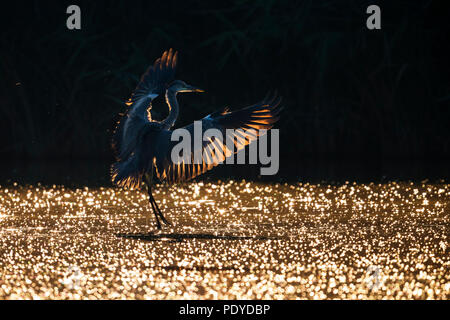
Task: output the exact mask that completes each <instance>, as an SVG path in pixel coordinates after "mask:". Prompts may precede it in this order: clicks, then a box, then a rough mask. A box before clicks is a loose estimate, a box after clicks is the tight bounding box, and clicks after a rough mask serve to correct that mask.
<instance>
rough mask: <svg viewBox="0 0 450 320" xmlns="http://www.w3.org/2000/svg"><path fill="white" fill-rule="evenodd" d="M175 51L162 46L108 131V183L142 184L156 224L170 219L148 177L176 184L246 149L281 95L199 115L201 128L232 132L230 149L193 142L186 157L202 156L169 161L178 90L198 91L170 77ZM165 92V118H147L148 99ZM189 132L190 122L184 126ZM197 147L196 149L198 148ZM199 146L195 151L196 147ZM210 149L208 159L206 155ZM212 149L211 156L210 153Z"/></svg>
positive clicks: (276, 110)
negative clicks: (110, 133) (113, 127)
mask: <svg viewBox="0 0 450 320" xmlns="http://www.w3.org/2000/svg"><path fill="white" fill-rule="evenodd" d="M177 60H178V53H177V52H174V51H173V50H172V49H170V50H168V51H165V52H164V53H163V55H162V56H161V57H160V58H158V59H157V60H156V61H155V63H154V64H153V65H151V66H150V67H149V68H148V69H147V71H146V72H145V73H144V74H143V75H142V77H141V80H140V82H139V83H138V85H137V87H136V89H135V90H134V92H133V94H132V96H131V98H130V99H129V100H128V101H127V102H126V104H127V105H128V109H127V111H126V113H125V114H124V115H123V116H122V118H121V120H120V121H119V122H118V123H117V127H116V130H115V131H114V134H113V139H112V147H113V149H114V151H115V156H116V162H115V163H114V164H113V165H112V167H111V178H112V182H113V183H114V184H115V185H117V186H120V187H125V188H129V189H140V188H141V187H142V186H143V184H145V185H146V186H147V192H148V197H149V203H150V206H151V207H152V210H153V213H154V215H155V218H156V226H157V228H158V229H161V222H160V219H161V220H162V222H164V223H165V224H167V225H171V223H170V222H169V221H168V220H167V219H166V218H165V217H164V216H163V214H162V213H161V210H160V209H159V207H158V205H157V203H156V201H155V198H154V197H153V195H152V184H153V177H154V175H156V176H157V177H158V178H159V180H160V181H167V182H168V183H175V182H181V181H187V180H190V179H192V178H195V177H196V176H198V175H200V174H202V173H204V172H206V171H208V170H210V169H212V168H213V167H215V166H217V165H218V164H220V163H221V162H223V160H224V159H225V158H226V157H228V156H230V155H231V154H234V153H236V152H238V151H239V150H241V149H243V148H245V146H246V145H248V144H249V143H250V142H252V141H255V140H257V139H258V137H259V136H260V131H259V130H261V129H266V130H267V129H270V128H272V127H273V125H274V123H275V122H276V121H277V120H278V119H279V114H280V111H281V109H282V108H281V107H280V100H281V99H280V98H277V97H276V95H274V96H273V97H269V95H268V96H267V97H266V98H265V99H264V100H263V101H261V102H259V103H256V104H254V105H251V106H249V107H246V108H243V109H240V110H237V111H234V112H230V111H229V110H228V108H224V109H223V110H220V111H217V112H214V113H212V114H209V115H208V116H206V117H204V118H203V119H201V123H202V130H203V131H205V130H207V129H210V128H215V129H218V130H220V131H221V132H222V133H223V135H224V136H226V135H227V134H230V133H229V131H231V130H227V129H235V130H236V132H234V133H231V134H232V135H233V136H232V137H231V138H233V141H234V147H233V150H229V148H227V146H226V145H224V144H223V143H221V142H220V141H218V140H208V141H203V142H202V143H201V145H200V146H195V145H192V148H191V153H192V154H191V155H188V156H191V157H192V158H193V155H194V153H196V152H197V153H198V152H199V151H200V152H201V154H202V155H203V156H202V158H201V159H200V162H198V161H197V163H196V162H195V161H186V162H184V161H183V162H174V161H173V159H172V158H171V151H172V148H173V147H174V145H175V144H176V142H174V141H172V140H171V134H172V128H173V126H174V124H175V122H176V120H177V118H178V111H179V105H178V101H177V94H178V93H183V92H203V90H201V89H199V88H197V87H194V86H192V85H189V84H187V83H185V82H184V81H181V80H174V77H175V68H176V65H177ZM163 94H164V95H165V99H166V103H167V106H168V108H169V114H168V116H167V118H165V119H164V120H162V121H156V120H154V119H152V117H151V112H150V110H151V107H152V101H153V100H154V99H155V98H156V97H157V96H159V95H163ZM184 128H185V129H186V130H187V131H189V132H190V133H192V134H193V133H194V125H193V124H190V125H188V126H186V127H184ZM237 129H242V130H248V129H253V130H254V131H253V132H254V133H253V134H252V135H249V136H245V137H243V136H242V135H241V134H240V133H239V130H237ZM199 148H200V149H199ZM196 149H199V150H196ZM204 151H210V153H209V155H210V156H209V158H208V156H207V155H206V154H207V152H204ZM211 154H212V156H211Z"/></svg>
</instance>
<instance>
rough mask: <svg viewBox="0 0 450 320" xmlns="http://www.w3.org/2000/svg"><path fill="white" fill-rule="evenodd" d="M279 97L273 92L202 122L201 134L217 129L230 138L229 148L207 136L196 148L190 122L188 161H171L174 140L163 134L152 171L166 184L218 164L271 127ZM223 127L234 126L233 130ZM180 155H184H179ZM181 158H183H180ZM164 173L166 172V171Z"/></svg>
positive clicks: (195, 174)
mask: <svg viewBox="0 0 450 320" xmlns="http://www.w3.org/2000/svg"><path fill="white" fill-rule="evenodd" d="M280 102H281V98H277V97H276V95H274V96H273V97H272V98H269V97H266V98H265V99H264V100H263V101H261V102H260V103H257V104H254V105H252V106H249V107H247V108H244V109H241V110H237V111H235V112H229V111H228V109H223V110H222V111H219V112H215V113H212V114H210V115H208V116H206V117H205V118H203V119H202V120H201V121H202V131H203V132H202V136H203V134H204V133H205V131H206V130H207V129H210V128H214V129H218V130H219V131H220V132H221V133H222V137H223V138H224V139H227V137H230V138H233V140H234V148H233V150H231V149H229V148H228V146H227V145H226V140H225V141H220V139H214V138H211V137H210V138H209V139H207V140H206V141H202V144H201V146H200V149H199V150H196V149H195V145H194V141H193V140H194V138H193V137H194V124H190V125H188V126H186V127H184V129H186V130H188V131H189V133H190V136H191V138H192V139H191V140H192V141H191V154H190V155H188V158H189V159H190V163H186V162H185V161H184V160H183V161H175V162H173V161H172V158H171V153H172V148H173V147H174V146H175V144H176V143H178V142H175V141H170V134H167V135H166V136H165V138H166V139H168V140H169V141H168V142H167V143H166V144H165V146H166V149H164V150H159V153H160V157H159V159H156V163H155V166H156V173H157V175H158V178H159V179H160V180H166V181H167V182H169V183H174V182H180V181H186V180H190V179H193V178H195V177H197V176H198V175H200V174H202V173H205V172H206V171H208V170H211V169H212V168H214V167H215V166H217V165H218V164H220V163H222V162H223V161H224V160H225V159H226V158H227V157H229V156H232V155H233V154H234V153H237V152H239V151H240V150H242V149H243V148H245V147H246V146H247V145H249V144H250V143H252V142H253V141H256V140H257V139H258V138H259V137H260V136H261V134H262V133H261V132H260V131H259V130H262V129H265V130H268V129H271V128H272V127H273V125H274V124H275V123H276V122H277V121H278V120H279V118H280V117H279V115H280V112H281V110H282V107H280ZM227 129H234V131H233V133H230V131H227ZM197 152H201V154H202V157H201V163H199V164H196V163H194V161H193V160H194V154H196V153H197ZM183 156H184V155H183ZM183 159H187V158H186V157H183ZM167 172H170V173H169V174H167Z"/></svg>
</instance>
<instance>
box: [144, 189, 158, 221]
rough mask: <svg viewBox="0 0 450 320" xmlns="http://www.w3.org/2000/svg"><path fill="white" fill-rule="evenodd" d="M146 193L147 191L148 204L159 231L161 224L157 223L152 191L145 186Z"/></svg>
mask: <svg viewBox="0 0 450 320" xmlns="http://www.w3.org/2000/svg"><path fill="white" fill-rule="evenodd" d="M147 191H148V202H150V205H151V206H152V210H153V214H154V215H155V218H156V227H157V228H158V229H161V222H159V218H158V211H157V209H156V208H155V205H154V201H155V199H153V195H152V189H151V187H150V186H147Z"/></svg>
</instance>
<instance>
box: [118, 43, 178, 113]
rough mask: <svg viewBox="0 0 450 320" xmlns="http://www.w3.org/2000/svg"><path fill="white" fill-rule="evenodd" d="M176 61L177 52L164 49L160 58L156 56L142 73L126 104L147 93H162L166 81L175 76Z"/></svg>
mask: <svg viewBox="0 0 450 320" xmlns="http://www.w3.org/2000/svg"><path fill="white" fill-rule="evenodd" d="M177 61H178V52H173V50H172V49H169V51H165V52H164V53H163V55H162V56H161V58H158V59H157V60H156V61H155V63H154V64H153V65H152V66H150V67H149V68H148V69H147V71H146V72H145V73H144V74H143V75H142V77H141V80H140V81H139V83H138V85H137V87H136V89H135V90H134V92H133V93H132V95H131V97H130V99H129V100H128V101H127V102H126V104H127V105H129V106H131V105H133V104H134V103H136V102H137V101H139V100H140V99H142V98H145V97H148V96H149V95H155V96H158V95H160V94H164V92H165V90H166V88H167V85H168V83H169V82H170V81H172V80H173V79H174V77H175V68H176V66H177Z"/></svg>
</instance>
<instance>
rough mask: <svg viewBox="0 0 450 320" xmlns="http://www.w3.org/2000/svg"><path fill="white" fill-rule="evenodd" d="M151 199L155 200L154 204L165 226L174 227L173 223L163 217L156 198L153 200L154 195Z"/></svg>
mask: <svg viewBox="0 0 450 320" xmlns="http://www.w3.org/2000/svg"><path fill="white" fill-rule="evenodd" d="M151 199H152V200H153V204H154V205H155V208H156V211H157V212H158V215H159V217H160V218H161V220H162V221H163V222H164V223H165V224H167V225H169V226H172V223H170V222H169V221H168V220H167V219H166V218H165V217H164V216H163V214H162V212H161V210H160V209H159V207H158V204H157V203H156V201H155V198H153V195H152V196H151Z"/></svg>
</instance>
